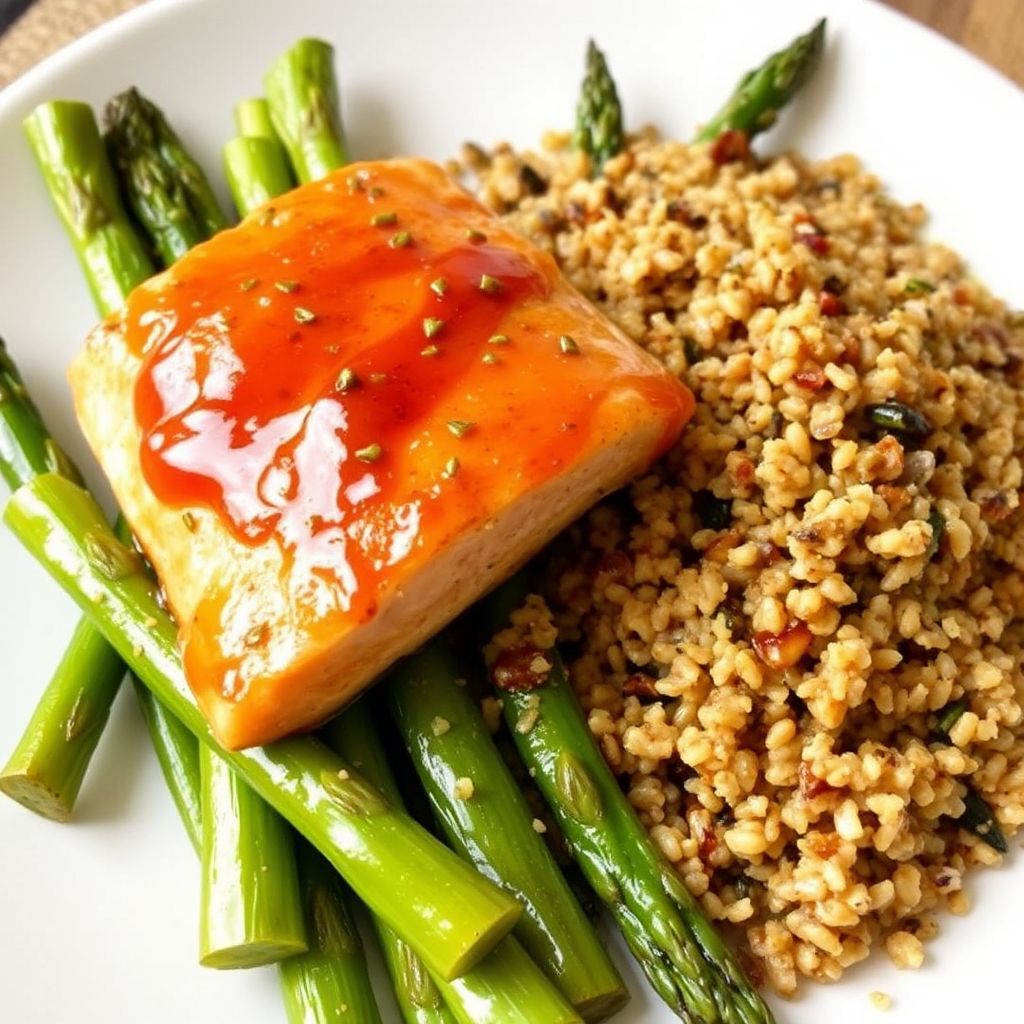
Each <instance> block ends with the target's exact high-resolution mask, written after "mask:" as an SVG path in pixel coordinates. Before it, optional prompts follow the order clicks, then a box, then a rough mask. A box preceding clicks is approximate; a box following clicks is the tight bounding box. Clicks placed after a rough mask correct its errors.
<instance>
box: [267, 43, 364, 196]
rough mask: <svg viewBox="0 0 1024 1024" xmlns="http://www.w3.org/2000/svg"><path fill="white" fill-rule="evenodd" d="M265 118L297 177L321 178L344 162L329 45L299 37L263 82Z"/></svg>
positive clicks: (343, 146)
mask: <svg viewBox="0 0 1024 1024" xmlns="http://www.w3.org/2000/svg"><path fill="white" fill-rule="evenodd" d="M263 86H264V90H265V92H266V97H267V103H268V105H269V108H270V117H271V121H272V123H273V125H274V130H275V131H276V132H277V135H278V138H280V140H281V142H282V143H283V144H284V148H285V150H287V152H288V157H289V159H290V160H291V163H292V167H293V169H294V171H295V176H296V177H297V178H298V179H299V181H312V180H314V179H316V178H322V177H323V176H324V175H325V174H327V173H328V172H330V171H332V170H334V169H335V168H336V167H340V166H342V165H343V164H347V163H348V162H349V156H348V148H347V146H346V144H345V136H344V133H343V131H342V122H341V113H340V109H341V105H340V102H339V98H338V88H337V82H336V80H335V75H334V48H333V47H332V46H331V45H330V44H329V43H325V42H324V41H323V40H320V39H309V38H306V39H300V40H298V41H297V42H296V43H295V44H294V45H293V46H291V47H289V48H288V49H287V50H286V51H285V52H284V53H282V54H281V56H280V57H278V59H277V60H276V61H274V63H273V64H272V65H271V66H270V68H269V70H268V71H267V73H266V75H265V76H264V80H263Z"/></svg>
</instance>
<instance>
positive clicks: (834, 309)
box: [818, 292, 846, 316]
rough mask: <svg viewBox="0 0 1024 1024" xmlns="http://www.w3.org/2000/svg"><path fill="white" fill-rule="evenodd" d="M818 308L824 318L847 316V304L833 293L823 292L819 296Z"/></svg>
mask: <svg viewBox="0 0 1024 1024" xmlns="http://www.w3.org/2000/svg"><path fill="white" fill-rule="evenodd" d="M818 306H819V308H820V309H821V315H822V316H845V315H846V303H845V302H843V300H842V299H841V298H839V296H838V295H834V294H833V293H832V292H821V294H820V295H819V296H818Z"/></svg>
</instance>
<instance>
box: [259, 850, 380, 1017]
mask: <svg viewBox="0 0 1024 1024" xmlns="http://www.w3.org/2000/svg"><path fill="white" fill-rule="evenodd" d="M296 854H297V858H298V865H299V879H300V886H301V889H302V894H301V899H302V908H303V912H304V916H305V923H306V932H307V934H308V935H309V941H310V949H309V951H308V952H307V953H300V954H299V955H298V956H292V957H288V958H287V959H284V960H281V962H280V963H279V964H278V968H277V970H278V974H279V976H280V979H281V991H282V993H283V995H284V1004H285V1012H286V1014H287V1018H288V1024H381V1017H380V1010H379V1008H378V1006H377V1000H376V997H375V996H374V992H373V986H372V984H371V982H370V974H369V968H368V965H367V962H366V951H365V949H364V947H363V943H362V939H361V938H360V935H359V928H358V926H357V924H356V921H355V917H354V916H353V914H352V910H351V907H350V904H351V902H352V894H351V892H349V890H348V887H347V886H346V885H345V884H344V882H342V880H341V876H340V875H339V874H338V873H337V871H335V870H334V868H333V867H331V865H330V864H328V863H327V861H326V860H324V858H323V857H322V856H321V855H320V854H319V853H318V852H317V851H316V850H314V849H313V847H311V846H310V845H309V844H308V843H306V842H304V841H301V840H300V841H299V842H298V843H297V849H296Z"/></svg>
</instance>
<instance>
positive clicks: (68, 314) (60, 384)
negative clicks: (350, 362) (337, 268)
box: [0, 0, 1024, 1024]
mask: <svg viewBox="0 0 1024 1024" xmlns="http://www.w3.org/2000/svg"><path fill="white" fill-rule="evenodd" d="M822 13H827V14H828V15H829V19H830V37H831V42H830V45H829V50H828V54H827V57H826V60H825V64H824V68H823V70H822V71H821V73H820V75H819V77H818V78H817V80H816V81H815V84H814V87H813V90H812V92H811V93H810V94H808V95H806V96H805V97H804V98H803V99H802V100H801V102H800V103H799V105H798V107H797V108H795V109H793V110H792V111H791V112H790V113H789V114H788V115H787V116H786V117H785V119H784V121H783V123H782V124H781V125H780V127H779V128H777V129H776V130H775V132H774V133H773V134H772V135H769V136H767V137H766V138H765V139H764V140H763V142H762V143H761V145H762V146H764V147H771V148H775V149H777V148H781V147H785V146H790V145H794V146H798V147H800V148H802V149H804V150H805V151H808V152H810V153H811V154H814V155H818V156H826V155H832V154H834V153H836V152H839V151H854V152H857V153H859V154H861V155H863V156H864V157H865V158H866V160H867V162H868V164H869V166H870V167H871V168H872V169H873V170H875V171H876V172H877V173H878V174H879V175H880V176H881V177H882V178H883V180H885V181H886V183H887V184H888V185H889V186H890V188H891V190H892V192H893V194H894V195H895V196H896V197H897V198H898V199H900V200H902V201H922V202H924V203H925V204H926V205H927V206H928V207H929V208H930V209H931V210H933V211H934V217H933V220H932V222H931V232H932V234H933V236H935V237H938V238H941V239H943V240H944V241H947V242H949V243H950V244H952V245H953V246H954V247H956V248H957V249H959V250H960V251H962V252H963V253H965V254H966V255H967V256H968V258H969V259H970V261H971V264H972V266H973V268H974V270H975V271H976V272H977V274H978V275H979V276H981V277H982V278H984V279H986V280H987V281H988V282H989V283H990V285H991V286H992V287H993V288H994V290H995V291H996V292H998V293H999V294H1001V295H1003V296H1005V297H1007V298H1009V299H1011V300H1013V301H1015V302H1016V303H1017V304H1020V305H1024V280H1022V278H1021V276H1020V270H1019V267H1020V261H1019V256H1018V250H1019V246H1020V240H1021V238H1024V198H1022V195H1021V191H1020V186H1019V160H1018V149H1017V147H1018V142H1017V139H1016V134H1015V132H1014V126H1017V127H1019V126H1020V125H1021V124H1024V94H1022V93H1021V92H1020V91H1019V90H1018V89H1017V88H1016V87H1015V86H1013V85H1011V84H1010V83H1009V82H1007V81H1006V80H1004V79H1002V78H1001V77H999V76H998V75H996V74H995V73H994V72H992V71H990V70H988V69H987V68H985V67H983V66H982V65H981V64H980V63H978V62H976V61H974V60H972V59H971V58H969V57H967V56H966V55H965V54H964V53H963V52H961V51H960V50H958V49H956V48H954V47H953V46H952V45H950V44H947V43H946V42H945V41H943V40H941V39H940V38H939V37H937V36H934V35H932V34H930V33H928V32H925V31H923V30H921V29H920V28H918V27H917V26H915V25H913V24H911V23H910V22H908V21H905V20H904V19H902V18H901V17H899V16H897V15H894V14H892V13H891V12H890V11H888V10H887V9H884V8H881V7H879V6H876V5H875V4H873V3H868V2H866V0H859V2H844V3H839V2H827V0H791V2H789V3H787V4H765V3H763V2H757V0H747V2H741V0H724V2H723V0H720V2H718V3H712V2H711V0H699V2H697V0H692V2H690V3H685V4H684V3H681V2H679V0H675V2H664V3H658V2H646V0H606V2H601V0H597V2H595V0H580V2H571V0H561V2H552V0H495V2H488V0H431V2H429V3H426V2H417V0H374V2H372V3H368V2H362V3H359V2H355V0H322V2H318V0H288V2H285V0H280V2H277V3H271V2H259V0H248V2H244V0H151V2H150V3H149V4H147V5H146V6H144V7H142V8H139V9H137V10H136V11H133V12H132V13H130V14H129V15H127V16H125V17H123V18H121V19H120V20H118V21H117V22H115V23H112V24H111V25H108V26H106V27H105V28H104V29H102V30H100V31H98V32H96V33H95V34H93V35H92V36H90V37H88V38H87V39H85V40H83V41H81V42H79V43H78V44H76V45H74V46H72V47H70V48H68V49H67V50H65V51H64V52H62V53H60V54H58V55H57V56H56V57H54V58H52V59H51V60H49V61H47V62H46V63H45V64H43V65H42V66H40V67H39V68H37V69H35V70H34V71H33V72H32V73H30V74H29V75H27V76H26V77H25V78H23V79H22V80H20V81H18V82H17V83H15V84H14V85H12V86H10V87H9V88H8V89H7V90H5V91H4V92H3V93H2V94H0V334H2V335H3V336H5V337H6V339H7V341H8V344H9V345H10V347H11V349H12V351H13V353H14V355H15V357H16V359H17V360H18V362H19V364H20V365H21V367H22V369H23V371H24V373H25V376H26V377H27V379H28V383H29V386H30V388H31V390H32V392H33V394H34V395H35V396H36V398H37V400H38V401H39V402H40V403H41V405H42V406H43V408H44V411H45V413H46V415H47V418H48V420H49V422H50V424H51V426H52V428H53V430H54V432H55V433H56V434H57V435H58V436H59V437H60V438H62V439H63V440H64V441H65V442H67V443H68V445H69V447H71V448H72V450H73V453H74V455H75V456H76V457H78V458H80V459H81V460H82V461H83V462H84V461H85V457H84V452H83V450H82V446H81V443H80V442H79V441H78V439H77V433H76V431H75V428H74V425H73V423H72V418H71V414H70V410H69V403H68V396H67V392H66V388H65V384H64V378H63V367H64V366H65V364H66V363H67V361H68V359H69V357H70V355H71V353H72V352H73V351H74V350H75V348H76V347H77V345H78V343H79V342H80V340H81V338H82V336H83V335H84V333H85V331H86V330H87V329H88V328H89V326H90V325H91V323H92V322H93V313H92V309H91V307H90V303H89V299H88V297H87V294H86V290H85V287H84V285H83V282H82V279H81V277H80V275H79V272H78V268H77V265H76V263H75V261H74V259H73V258H72V256H71V254H70V251H69V248H68V246H67V243H66V242H65V239H64V238H63V236H62V234H61V232H60V229H59V228H58V226H57V223H56V220H55V217H54V215H53V213H52V211H51V209H50V206H49V204H48V200H47V198H46V196H45V195H44V193H43V189H42V187H41V185H40V181H39V178H38V175H37V174H36V171H35V169H34V167H33V165H32V163H31V159H30V155H29V153H28V150H27V147H26V145H25V143H24V141H23V138H22V135H21V128H20V124H21V120H22V118H23V116H24V115H25V114H26V113H27V112H28V111H29V110H30V109H31V108H32V107H33V106H34V105H35V104H36V103H38V102H40V101H42V100H45V99H50V98H55V97H67V98H79V99H85V100H88V101H91V102H94V103H96V104H97V105H100V104H102V103H103V102H104V101H105V100H106V99H107V98H108V97H109V96H111V95H112V94H114V93H115V92H117V91H118V90H120V89H123V88H125V87H127V86H129V85H137V86H139V87H140V88H141V89H142V90H143V91H144V92H145V93H147V94H148V95H149V96H151V97H152V98H153V99H155V100H156V101H157V102H159V103H160V104H161V105H162V106H163V107H164V108H165V110H166V111H167V113H168V114H169V115H170V117H171V119H172V121H173V122H174V124H175V125H176V126H177V127H178V129H179V131H180V132H181V134H182V135H183V136H184V137H185V139H186V140H187V142H188V143H189V144H190V145H191V146H192V147H193V148H194V150H195V152H196V153H197V154H198V155H199V156H200V157H201V158H202V159H203V160H204V162H205V163H206V164H207V166H209V167H216V166H217V159H218V158H217V154H218V152H219V147H220V145H221V143H222V142H223V141H224V140H225V139H226V138H227V137H228V136H229V134H230V132H231V120H230V118H231V114H230V111H231V105H232V103H233V102H234V101H235V100H236V99H238V98H240V97H243V96H245V95H248V94H250V93H254V92H256V91H258V90H259V88H260V79H261V75H262V72H263V70H264V69H265V68H266V66H267V65H268V63H269V62H270V61H271V59H272V58H273V57H274V56H276V55H277V54H278V53H279V52H280V51H281V50H282V49H284V48H285V47H286V46H287V45H288V44H290V43H291V42H292V41H293V40H294V39H296V38H297V37H298V36H300V35H303V34H317V35H320V36H322V37H324V38H327V39H329V40H331V41H332V42H333V43H334V44H335V46H336V49H337V56H338V63H339V68H340V77H341V82H342V89H343V95H344V100H343V102H344V115H345V120H346V122H347V124H348V128H349V132H350V138H351V143H352V146H353V149H354V151H355V152H356V153H358V154H360V155H363V156H367V157H372V156H381V155H385V154H388V153H392V152H404V153H421V154H425V155H429V156H434V157H437V158H444V157H446V156H449V155H451V154H454V153H455V152H457V150H458V147H459V145H460V143H462V142H463V141H464V140H467V139H471V140H476V141H479V142H481V143H485V144H487V143H492V142H495V141H497V140H499V139H502V138H509V139H511V140H513V141H515V142H517V143H523V144H531V143H533V142H534V141H535V140H537V139H538V138H539V136H540V133H541V131H542V130H543V129H544V128H546V127H549V126H567V125H568V124H570V123H571V118H572V111H573V106H574V102H575V90H576V86H577V83H578V79H579V73H580V68H581V64H582V54H583V50H584V46H585V43H586V40H587V38H588V37H593V38H594V39H595V40H596V41H597V42H598V43H599V45H600V46H601V47H602V48H603V49H604V50H605V51H606V53H607V55H608V58H609V60H610V62H611V66H612V69H613V71H614V73H615V76H616V78H617V80H618V83H619V87H620V92H621V94H622V96H623V99H624V103H625V108H626V114H627V118H628V121H629V123H630V124H632V125H639V124H640V123H642V122H647V121H651V122H654V123H656V124H658V125H660V126H661V127H662V128H663V129H665V130H666V131H668V132H674V133H679V134H680V135H681V136H682V137H687V136H689V134H690V133H691V132H692V130H693V128H694V127H695V126H696V125H697V124H698V123H699V122H700V121H701V119H702V118H704V117H706V116H707V115H709V113H710V112H711V111H712V110H713V109H714V108H716V107H717V105H718V103H719V102H720V101H721V99H722V98H723V97H724V96H725V95H726V94H727V92H728V91H729V90H730V89H731V87H732V86H733V84H734V82H735V80H736V78H737V77H738V75H739V73H740V72H742V71H743V70H745V69H746V68H748V67H749V66H751V65H753V64H754V63H756V62H757V61H759V60H760V59H761V58H762V57H763V56H765V55H766V54H767V53H768V52H769V51H770V50H772V49H775V48H777V47H778V46H779V45H781V44H782V43H784V42H786V41H788V40H789V39H791V38H792V37H793V36H795V35H796V34H798V33H799V32H802V31H805V30H806V29H807V28H808V27H809V26H810V25H811V24H812V23H813V21H814V20H815V19H816V18H817V17H818V16H819V15H820V14H822ZM93 479H94V481H95V479H96V478H95V476H93ZM76 618H77V616H76V613H75V612H74V610H73V609H72V607H71V605H70V602H69V601H68V600H66V599H65V598H64V597H63V595H62V594H60V593H59V592H58V591H57V589H56V588H55V587H54V586H53V585H52V584H51V583H50V582H49V581H48V579H47V578H46V577H45V575H44V573H43V572H42V571H41V570H40V569H38V568H37V567H36V566H35V565H34V564H32V563H31V562H30V560H29V558H28V557H27V556H26V555H25V554H23V553H22V551H21V550H20V549H19V548H18V546H17V545H16V544H15V543H14V542H13V540H12V539H11V538H10V536H9V535H7V534H6V533H4V534H2V535H0V652H2V653H0V678H2V682H0V758H6V756H7V754H8V753H9V751H10V750H11V749H12V747H13V745H14V743H15V741H16V739H17V736H18V735H19V733H20V730H21V728H22V727H23V725H24V723H25V722H26V721H27V718H28V716H29V713H30V711H31V709H32V707H33V705H34V702H35V699H36V695H37V694H38V692H39V690H40V688H41V687H42V686H43V685H44V684H45V683H46V681H47V679H48V678H49V674H50V671H51V669H52V667H53V666H54V664H55V663H56V661H57V658H58V657H59V655H60V653H61V651H62V649H63V647H64V642H65V638H66V637H67V636H68V635H69V634H70V631H71V626H72V624H73V622H74V621H75V620H76ZM125 697H126V698H127V699H122V700H119V702H118V705H117V707H116V713H115V716H114V721H113V723H112V726H111V728H110V730H109V734H108V735H107V737H106V738H105V742H104V743H103V745H102V748H101V750H100V752H99V754H98V756H97V759H96V761H95V763H94V765H93V768H92V771H91V774H90V775H89V777H88V779H87V781H86V785H85V788H84V791H83V794H82V796H81V799H80V802H79V806H78V816H77V822H76V823H75V824H73V825H69V826H58V825H54V824H50V823H47V822H44V821H42V820H39V819H37V818H35V817H33V816H32V815H30V814H29V813H28V812H25V811H23V810H22V809H20V808H19V807H17V806H15V805H14V804H12V803H10V802H9V801H6V800H0V1021H2V1022H3V1024H44V1022H45V1024H67V1022H69V1021H75V1022H76V1024H89V1022H97V1024H98V1022H102V1024H117V1022H120V1021H124V1022H128V1021H131V1022H136V1024H137V1022H146V1024H161V1022H166V1024H213V1022H216V1024H232V1022H239V1024H241V1022H244V1024H282V1022H283V1020H284V1014H283V1009H282V1007H281V1005H280V1000H279V996H278V994H277V991H276V983H275V979H274V976H273V973H272V972H271V971H260V972H235V973H217V972H213V971H209V970H204V969H201V968H200V967H198V966H197V965H196V909H197V884H196V882H197V879H196V871H195V860H194V856H193V854H192V851H191V849H190V848H189V846H188V844H187V842H186V841H185V839H184V835H183V833H182V831H181V829H180V827H179V825H178V822H177V820H176V818H175V815H174V812H173V810H172V808H171V804H170V802H169V800H168V798H167V795H166V792H165V791H164V789H163V785H162V781H161V779H160V778H159V775H158V772H157V770H156V768H155V765H154V762H153V759H152V758H151V756H150V754H149V751H148V750H147V746H146V742H145V739H144V737H143V735H142V732H141V730H140V727H139V723H138V721H137V718H136V715H135V709H134V706H133V705H132V702H131V699H130V694H126V695H125ZM1019 845H1020V844H1019V843H1015V844H1014V847H1018V846H1019ZM1010 860H1011V862H1012V863H1011V864H1009V865H1008V866H1007V867H1006V868H1005V869H1003V870H1001V871H998V872H995V871H993V872H989V873H987V874H985V875H984V876H983V877H975V878H971V879H970V881H969V887H970V892H971V895H972V897H973V898H974V901H975V903H976V909H975V910H974V911H973V912H972V913H971V914H970V915H968V916H967V917H965V918H962V919H955V918H952V917H948V916H947V917H944V918H943V919H942V922H941V923H942V935H941V937H940V938H939V939H938V940H937V941H935V942H932V943H930V944H929V945H928V947H927V957H928V962H927V966H926V967H925V968H924V969H922V970H920V971H916V972H903V973H900V972H897V971H896V970H895V969H894V968H893V967H892V966H891V965H890V964H889V963H888V962H887V960H886V958H885V957H884V955H876V956H875V957H873V958H872V959H871V961H870V962H869V963H867V964H866V965H863V966H861V967H859V968H857V969H856V970H853V971H851V972H850V973H849V974H848V975H847V977H846V978H845V979H844V980H843V981H842V982H841V983H840V984H839V985H835V986H831V987H820V986H818V987H815V986H806V991H805V993H804V995H803V997H802V998H801V999H800V1000H799V1001H798V1002H795V1003H792V1004H787V1005H781V1006H779V1007H778V1008H777V1012H778V1017H779V1024H812V1022H820V1021H824V1020H827V1021H829V1022H830V1024H862V1022H863V1021H865V1020H871V1019H874V1018H875V1015H876V1014H877V1013H878V1011H877V1010H875V1009H874V1008H873V1007H872V1004H871V1003H870V1000H869V994H870V993H871V992H872V991H874V990H880V991H884V992H887V993H889V994H890V995H891V996H892V998H893V1000H894V1003H893V1008H892V1009H891V1010H890V1011H889V1012H888V1013H887V1014H885V1015H884V1019H885V1021H886V1022H887V1024H909V1022H915V1024H919V1022H923V1021H930V1020H934V1021H941V1020H954V1019H957V1018H960V1017H962V1018H963V1019H975V1020H976V1019H984V1018H985V1017H986V1015H990V1014H994V1013H995V1012H996V1010H997V1008H1002V1007H1003V1006H1004V1005H1005V1000H1006V999H1007V998H1011V999H1012V998H1013V996H1012V995H1009V994H1008V992H1012V988H1011V989H1010V990H1008V989H1007V988H1006V982H1005V979H1007V978H1010V979H1013V978H1016V977H1017V976H1018V975H1017V973H1016V971H1017V970H1019V968H1018V966H1017V960H1018V959H1019V951H1018V943H1017V941H1016V939H1017V936H1018V935H1019V931H1020V926H1019V922H1020V921H1021V920H1022V919H1024V863H1022V862H1021V857H1020V855H1019V853H1018V851H1017V850H1016V849H1014V852H1013V853H1012V854H1011V857H1010ZM630 973H631V976H632V977H633V978H634V979H636V978H637V976H636V975H635V972H632V971H631V972H630ZM633 988H634V989H635V993H636V994H635V997H634V1000H633V1003H632V1004H631V1006H630V1007H629V1008H628V1009H627V1010H626V1011H624V1012H623V1013H622V1014H621V1016H620V1018H619V1019H620V1020H621V1021H622V1022H623V1024H668V1022H669V1021H671V1020H673V1019H674V1018H673V1017H671V1015H670V1014H669V1013H668V1012H667V1011H666V1010H665V1009H664V1008H663V1007H662V1006H661V1005H660V1004H658V1002H657V1001H656V1000H655V999H654V998H653V997H652V996H650V995H649V994H648V991H647V989H646V987H645V986H644V984H643V983H642V982H641V981H639V980H634V982H633ZM385 1010H386V1012H387V1013H390V1014H392V1017H391V1019H392V1020H394V1019H395V1018H394V1017H393V1011H392V1010H391V1008H390V1007H388V1006H387V1004H385ZM879 1019H882V1018H879Z"/></svg>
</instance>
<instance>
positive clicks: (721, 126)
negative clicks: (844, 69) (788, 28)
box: [697, 18, 825, 142]
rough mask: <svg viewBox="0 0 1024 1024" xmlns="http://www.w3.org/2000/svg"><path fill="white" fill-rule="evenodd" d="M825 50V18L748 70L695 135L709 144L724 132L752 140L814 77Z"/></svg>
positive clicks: (772, 121) (769, 125)
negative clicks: (737, 134) (739, 134)
mask: <svg viewBox="0 0 1024 1024" xmlns="http://www.w3.org/2000/svg"><path fill="white" fill-rule="evenodd" d="M824 48H825V19H824V18H822V19H821V20H820V21H818V22H817V23H816V24H815V25H814V27H813V28H812V29H811V30H810V31H809V32H807V33H806V34H805V35H802V36H798V37H797V38H796V39H794V40H793V42H791V43H790V44H789V46H787V47H786V48H785V49H783V50H780V51H779V52H778V53H773V54H772V55H771V56H770V57H769V58H768V59H767V60H766V61H765V62H764V63H763V64H761V66H760V67H757V68H755V69H754V70H753V71H748V72H747V73H746V74H745V75H744V76H743V77H742V78H741V79H740V81H739V84H738V85H737V86H736V89H735V90H734V92H733V93H732V95H731V96H730V97H729V98H728V100H726V102H725V104H724V106H723V107H722V108H721V109H720V110H719V111H718V113H717V114H716V115H715V116H714V117H713V118H712V119H711V120H710V121H708V123H707V124H706V125H704V127H703V128H702V129H701V130H700V131H699V132H698V133H697V141H698V142H710V141H711V140H713V139H716V138H718V136H719V135H721V134H722V133H723V132H727V131H740V132H743V133H744V134H745V135H746V136H747V138H750V139H752V138H753V137H754V136H755V135H757V134H759V133H760V132H763V131H766V130H767V129H769V128H771V126H772V125H773V124H774V123H775V121H776V119H777V118H778V116H779V111H780V110H781V109H782V108H783V107H784V106H785V105H786V104H787V103H789V101H790V100H791V99H792V98H793V96H794V95H796V93H797V91H798V90H799V89H800V88H802V86H803V85H804V83H805V82H806V81H807V80H808V79H809V78H810V77H811V75H813V74H814V72H815V70H816V69H817V67H818V64H819V62H820V60H821V54H822V51H823V50H824Z"/></svg>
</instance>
